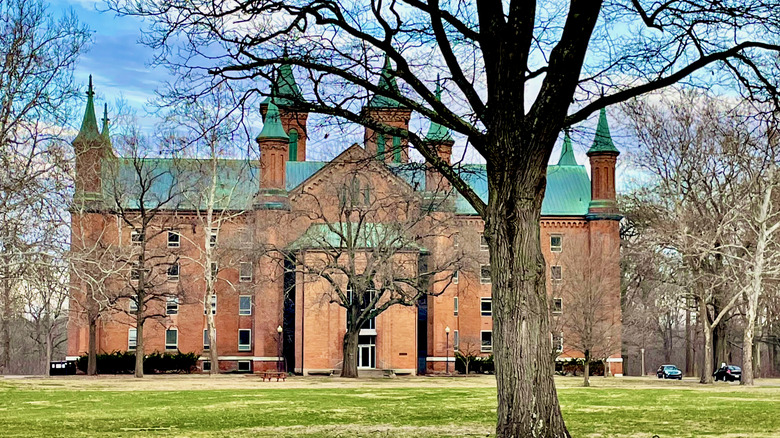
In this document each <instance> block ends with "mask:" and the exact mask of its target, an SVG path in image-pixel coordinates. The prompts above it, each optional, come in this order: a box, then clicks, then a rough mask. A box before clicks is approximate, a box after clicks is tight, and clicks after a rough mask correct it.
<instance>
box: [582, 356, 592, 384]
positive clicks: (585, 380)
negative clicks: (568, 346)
mask: <svg viewBox="0 0 780 438" xmlns="http://www.w3.org/2000/svg"><path fill="white" fill-rule="evenodd" d="M583 374H584V378H583V380H582V386H584V387H588V386H590V351H589V350H585V372H584V373H583Z"/></svg>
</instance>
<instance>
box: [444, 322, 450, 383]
mask: <svg viewBox="0 0 780 438" xmlns="http://www.w3.org/2000/svg"><path fill="white" fill-rule="evenodd" d="M444 333H446V334H447V346H446V352H447V353H446V354H445V356H446V357H445V358H444V359H445V360H446V363H447V365H446V367H447V374H449V373H450V326H447V327H445V328H444Z"/></svg>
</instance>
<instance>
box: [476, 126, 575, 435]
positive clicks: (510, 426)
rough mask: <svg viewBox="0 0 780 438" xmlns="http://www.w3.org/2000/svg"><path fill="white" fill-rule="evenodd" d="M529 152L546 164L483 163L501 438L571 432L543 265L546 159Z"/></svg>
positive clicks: (497, 431) (486, 234) (498, 430)
mask: <svg viewBox="0 0 780 438" xmlns="http://www.w3.org/2000/svg"><path fill="white" fill-rule="evenodd" d="M512 141H515V139H514V138H513V139H512ZM507 143H509V141H507ZM535 158H537V159H542V160H544V163H535V162H534V163H530V162H526V163H522V165H520V164H518V165H517V167H514V166H513V165H512V164H509V163H508V164H507V165H508V166H513V168H507V169H503V171H502V170H495V169H490V167H488V186H489V197H490V203H489V205H488V209H487V213H486V218H485V237H486V238H487V240H488V243H489V247H490V271H491V281H492V295H493V344H494V348H493V357H494V360H495V367H496V369H495V372H496V384H497V390H498V391H497V392H498V394H497V395H498V423H497V426H496V435H497V436H498V437H503V438H509V437H512V438H515V437H517V438H519V437H568V436H569V433H568V431H567V430H566V426H565V425H564V422H563V417H562V416H561V411H560V405H559V403H558V394H557V392H556V390H555V382H554V380H553V374H554V369H555V368H554V362H553V359H552V355H551V354H550V352H551V351H552V340H551V337H550V325H549V321H548V314H549V311H548V303H547V289H546V284H545V278H546V277H545V275H546V264H545V261H544V257H543V256H542V251H541V247H540V242H539V218H540V214H541V206H542V199H543V198H544V187H545V174H544V170H545V168H546V166H545V165H546V158H545V157H535ZM507 161H511V160H507ZM537 166H538V167H537Z"/></svg>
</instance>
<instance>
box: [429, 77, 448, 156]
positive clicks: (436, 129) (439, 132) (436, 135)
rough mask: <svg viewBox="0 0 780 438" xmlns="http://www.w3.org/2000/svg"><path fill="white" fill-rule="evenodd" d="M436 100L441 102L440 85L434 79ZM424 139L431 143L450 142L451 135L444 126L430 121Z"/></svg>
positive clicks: (437, 80)
mask: <svg viewBox="0 0 780 438" xmlns="http://www.w3.org/2000/svg"><path fill="white" fill-rule="evenodd" d="M436 100H438V101H441V85H440V84H439V78H438V77H436ZM425 139H426V140H428V141H430V142H433V143H437V142H444V141H452V133H451V132H450V130H449V128H447V127H446V126H442V125H440V124H438V123H436V122H434V121H433V120H431V126H430V127H428V134H426V135H425Z"/></svg>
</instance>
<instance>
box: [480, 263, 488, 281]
mask: <svg viewBox="0 0 780 438" xmlns="http://www.w3.org/2000/svg"><path fill="white" fill-rule="evenodd" d="M479 282H480V283H482V284H490V265H480V267H479Z"/></svg>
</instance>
